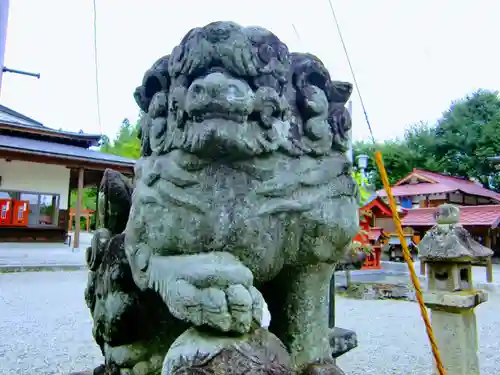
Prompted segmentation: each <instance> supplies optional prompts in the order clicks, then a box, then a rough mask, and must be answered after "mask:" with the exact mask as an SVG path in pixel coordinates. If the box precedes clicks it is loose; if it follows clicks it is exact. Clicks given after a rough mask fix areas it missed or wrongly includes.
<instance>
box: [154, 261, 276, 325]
mask: <svg viewBox="0 0 500 375" xmlns="http://www.w3.org/2000/svg"><path fill="white" fill-rule="evenodd" d="M187 260H189V261H187ZM177 261H178V262H177ZM153 263H155V262H153ZM168 263H169V266H170V267H172V266H173V265H174V264H176V268H175V277H173V278H170V279H169V280H162V279H161V277H157V276H154V275H155V272H152V275H153V277H152V279H153V280H154V282H153V284H154V285H153V288H154V289H156V290H157V291H158V292H159V293H160V295H161V296H162V298H163V300H164V301H165V303H166V304H167V306H168V308H169V310H170V312H171V313H172V315H174V316H175V317H176V318H178V319H181V320H184V321H187V322H190V323H191V324H193V325H194V326H196V327H200V326H209V327H212V328H215V329H216V330H219V331H222V332H229V331H232V332H237V333H241V334H244V333H247V332H249V331H250V330H251V328H252V327H255V326H261V325H266V323H268V320H269V311H268V309H267V304H266V303H265V301H264V298H263V297H262V294H261V293H260V292H259V291H258V290H257V289H256V288H255V287H254V286H253V285H252V284H253V275H252V272H251V271H250V270H249V269H248V268H247V267H245V266H244V265H242V264H241V263H240V262H239V261H238V260H237V259H236V258H234V257H233V256H231V255H229V254H221V255H217V254H215V253H211V254H209V255H197V256H193V257H185V258H181V259H179V258H177V259H174V257H169V259H168ZM153 268H155V266H153ZM169 273H170V272H169ZM171 274H172V273H171Z"/></svg>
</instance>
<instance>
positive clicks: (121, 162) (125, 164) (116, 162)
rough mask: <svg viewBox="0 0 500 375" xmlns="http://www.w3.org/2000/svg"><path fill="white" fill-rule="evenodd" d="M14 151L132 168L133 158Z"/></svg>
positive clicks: (8, 149) (1, 148)
mask: <svg viewBox="0 0 500 375" xmlns="http://www.w3.org/2000/svg"><path fill="white" fill-rule="evenodd" d="M0 150H2V151H14V150H13V149H12V148H10V147H2V146H0ZM15 152H17V153H20V154H29V155H37V156H49V157H54V158H60V159H63V160H70V161H82V162H88V163H91V164H92V163H93V164H109V165H110V166H118V167H126V168H134V166H135V160H132V159H131V160H130V161H124V160H106V159H96V158H83V157H78V156H70V155H61V154H58V153H54V152H43V151H31V150H21V149H16V150H15Z"/></svg>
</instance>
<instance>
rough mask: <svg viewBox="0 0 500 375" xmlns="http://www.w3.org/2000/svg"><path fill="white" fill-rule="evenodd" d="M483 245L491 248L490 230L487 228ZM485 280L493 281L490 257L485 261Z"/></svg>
mask: <svg viewBox="0 0 500 375" xmlns="http://www.w3.org/2000/svg"><path fill="white" fill-rule="evenodd" d="M484 246H486V247H487V248H490V249H491V230H489V229H488V231H487V232H486V237H485V238H484ZM486 281H487V282H489V283H492V282H493V263H492V262H491V257H489V258H488V260H487V261H486Z"/></svg>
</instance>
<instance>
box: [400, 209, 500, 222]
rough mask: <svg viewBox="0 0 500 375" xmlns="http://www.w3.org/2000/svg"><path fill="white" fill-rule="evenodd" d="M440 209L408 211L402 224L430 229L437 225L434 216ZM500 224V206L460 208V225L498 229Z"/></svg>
mask: <svg viewBox="0 0 500 375" xmlns="http://www.w3.org/2000/svg"><path fill="white" fill-rule="evenodd" d="M437 209H438V208H437V207H432V208H414V209H411V210H408V212H407V214H406V216H405V217H404V218H403V219H402V220H401V224H402V225H403V226H406V227H428V226H433V225H435V224H436V220H435V218H434V214H435V212H436V210H437ZM499 223H500V205H497V204H495V205H485V206H460V224H462V225H464V226H486V227H492V228H496V227H497V226H498V224H499Z"/></svg>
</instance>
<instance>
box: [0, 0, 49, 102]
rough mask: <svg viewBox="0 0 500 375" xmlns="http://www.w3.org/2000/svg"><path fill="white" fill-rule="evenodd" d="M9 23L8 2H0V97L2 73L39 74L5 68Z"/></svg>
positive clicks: (38, 75) (38, 74)
mask: <svg viewBox="0 0 500 375" xmlns="http://www.w3.org/2000/svg"><path fill="white" fill-rule="evenodd" d="M8 23H9V0H0V95H1V93H2V78H3V74H4V73H14V74H21V75H25V76H30V77H36V78H38V79H39V78H40V73H30V72H26V71H24V70H18V69H9V68H7V67H6V66H5V46H6V44H7V28H8V27H7V25H8Z"/></svg>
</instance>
